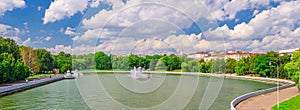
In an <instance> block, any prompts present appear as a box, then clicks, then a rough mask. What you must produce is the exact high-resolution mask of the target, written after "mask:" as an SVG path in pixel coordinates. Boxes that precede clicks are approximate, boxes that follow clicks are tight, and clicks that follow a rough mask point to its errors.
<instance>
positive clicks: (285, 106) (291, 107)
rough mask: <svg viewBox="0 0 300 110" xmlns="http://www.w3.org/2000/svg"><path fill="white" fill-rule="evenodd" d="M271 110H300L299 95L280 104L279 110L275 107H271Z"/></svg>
mask: <svg viewBox="0 0 300 110" xmlns="http://www.w3.org/2000/svg"><path fill="white" fill-rule="evenodd" d="M272 109H273V110H300V95H298V96H296V97H294V98H291V99H290V100H287V101H284V102H281V103H280V104H279V108H277V105H275V106H273V108H272Z"/></svg>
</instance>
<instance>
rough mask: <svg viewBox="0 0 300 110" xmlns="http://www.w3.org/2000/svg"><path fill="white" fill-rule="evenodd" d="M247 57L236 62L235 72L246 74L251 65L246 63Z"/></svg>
mask: <svg viewBox="0 0 300 110" xmlns="http://www.w3.org/2000/svg"><path fill="white" fill-rule="evenodd" d="M246 60H247V59H246V58H242V59H240V60H239V61H237V62H236V66H235V69H234V70H235V72H236V74H237V75H244V74H245V73H246V72H247V71H248V70H249V65H248V63H246Z"/></svg>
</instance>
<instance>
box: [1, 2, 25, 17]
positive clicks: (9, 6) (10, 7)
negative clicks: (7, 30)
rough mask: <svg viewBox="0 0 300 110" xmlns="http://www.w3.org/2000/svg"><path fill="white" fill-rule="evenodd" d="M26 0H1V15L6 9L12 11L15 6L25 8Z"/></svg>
mask: <svg viewBox="0 0 300 110" xmlns="http://www.w3.org/2000/svg"><path fill="white" fill-rule="evenodd" d="M24 7H25V1H24V0H1V1H0V16H2V15H4V13H5V12H6V11H12V10H13V9H15V8H24Z"/></svg>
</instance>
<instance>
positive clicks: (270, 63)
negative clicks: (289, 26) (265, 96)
mask: <svg viewBox="0 0 300 110" xmlns="http://www.w3.org/2000/svg"><path fill="white" fill-rule="evenodd" d="M272 63H275V64H276V70H277V72H276V73H277V78H276V79H277V108H279V80H278V64H277V63H276V62H274V61H270V62H269V65H270V66H271V65H272Z"/></svg>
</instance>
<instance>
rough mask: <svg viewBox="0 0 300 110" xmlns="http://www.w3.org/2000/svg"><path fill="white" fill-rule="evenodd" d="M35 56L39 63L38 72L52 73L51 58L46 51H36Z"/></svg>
mask: <svg viewBox="0 0 300 110" xmlns="http://www.w3.org/2000/svg"><path fill="white" fill-rule="evenodd" d="M36 55H37V58H38V60H39V63H40V65H41V66H40V71H39V72H43V71H52V70H53V58H52V56H51V53H50V52H48V51H47V50H46V49H37V50H36Z"/></svg>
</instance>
